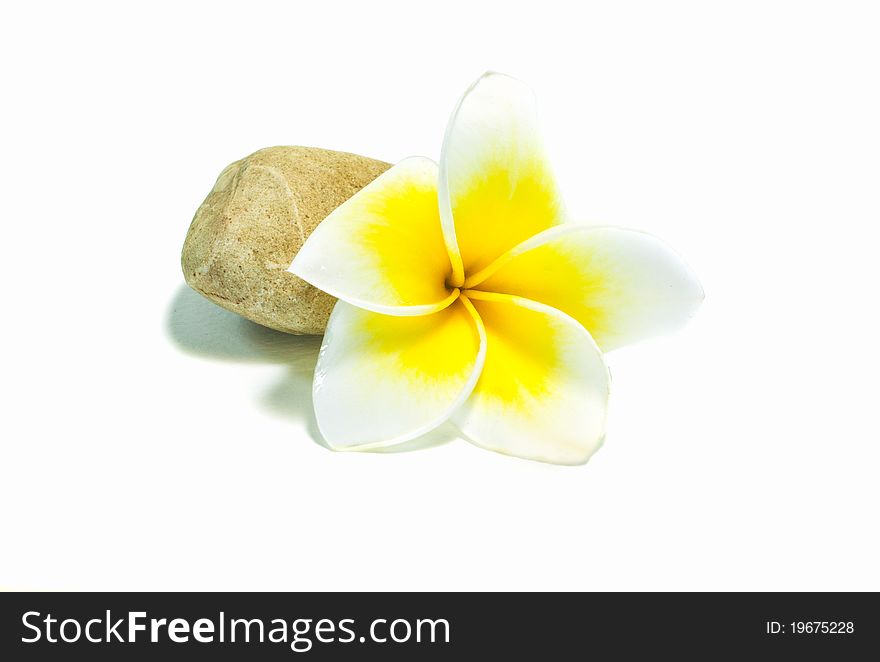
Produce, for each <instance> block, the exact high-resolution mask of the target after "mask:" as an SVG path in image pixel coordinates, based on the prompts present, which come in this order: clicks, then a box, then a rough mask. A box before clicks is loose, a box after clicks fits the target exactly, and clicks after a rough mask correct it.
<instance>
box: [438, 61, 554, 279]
mask: <svg viewBox="0 0 880 662" xmlns="http://www.w3.org/2000/svg"><path fill="white" fill-rule="evenodd" d="M439 197H440V218H441V220H442V222H443V234H444V236H445V238H446V244H447V247H448V248H449V252H450V258H451V260H452V266H453V279H452V282H453V284H455V285H460V284H461V283H462V282H463V280H464V275H465V274H468V273H473V272H475V271H478V270H479V269H482V268H483V267H485V266H486V265H488V264H489V263H490V262H492V261H493V260H494V259H495V258H496V257H498V256H499V255H501V254H502V253H504V252H505V251H506V250H508V249H509V248H511V247H513V246H516V245H517V244H518V243H520V242H522V241H524V240H525V239H527V238H528V237H531V236H532V235H534V234H535V233H537V232H540V231H541V230H544V229H546V228H549V227H551V226H553V225H556V224H558V223H560V222H561V221H562V215H563V210H562V201H561V197H560V195H559V193H558V191H557V188H556V182H555V179H554V177H553V173H552V172H551V170H550V166H549V164H548V161H547V158H546V155H545V154H544V150H543V147H542V143H541V139H540V136H539V130H538V122H537V112H536V104H535V96H534V94H533V93H532V91H531V90H530V89H529V88H528V87H527V86H526V85H525V84H524V83H522V82H520V81H518V80H515V79H513V78H510V77H509V76H504V75H502V74H497V73H491V72H490V73H487V74H484V75H483V76H482V77H481V78H480V79H478V80H477V82H475V83H474V84H473V85H472V86H471V87H470V88H469V89H468V90H467V92H465V94H464V96H463V97H462V99H461V101H459V103H458V106H457V107H456V109H455V111H454V112H453V114H452V118H451V119H450V120H449V126H448V127H447V129H446V136H445V138H444V140H443V149H442V151H441V155H440V183H439Z"/></svg>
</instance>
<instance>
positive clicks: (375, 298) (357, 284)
mask: <svg viewBox="0 0 880 662" xmlns="http://www.w3.org/2000/svg"><path fill="white" fill-rule="evenodd" d="M451 270H452V267H451V265H450V262H449V255H448V253H447V251H446V248H445V244H444V241H443V234H442V231H441V229H440V217H439V211H438V207H437V165H436V164H435V163H434V162H433V161H431V160H430V159H426V158H422V157H411V158H408V159H404V160H403V161H401V162H400V163H398V164H397V165H395V166H394V167H392V168H391V169H389V170H387V171H386V172H384V173H383V174H381V175H380V176H379V177H378V178H377V179H375V180H374V181H372V182H371V183H370V184H368V185H367V186H366V187H364V188H363V189H361V190H360V191H358V192H357V193H355V195H354V196H352V197H351V198H350V199H348V200H346V201H345V202H344V203H342V204H341V205H340V206H339V207H338V208H336V209H335V210H334V211H333V212H332V213H331V214H330V215H329V216H327V218H325V219H324V220H323V221H321V223H320V224H319V225H318V227H317V228H315V230H314V232H312V234H311V235H310V236H309V238H308V239H307V240H306V242H305V244H304V245H303V247H302V248H301V249H300V251H299V253H298V254H297V256H296V257H295V258H294V260H293V264H291V265H290V271H291V272H293V273H294V274H296V275H297V276H299V277H300V278H302V279H303V280H306V281H308V282H309V283H311V284H312V285H314V286H315V287H317V288H318V289H321V290H324V291H325V292H327V293H329V294H332V295H333V296H335V297H337V298H339V299H342V300H343V301H348V302H349V303H351V304H353V305H355V306H359V307H361V308H366V309H368V310H372V311H375V312H378V313H385V314H387V315H424V314H426V313H430V312H434V311H437V310H440V309H442V308H444V307H445V306H447V305H449V304H450V303H451V302H452V301H454V300H455V298H456V297H457V296H458V293H457V292H456V291H455V290H454V289H452V288H448V287H446V284H445V283H446V280H447V279H448V277H449V275H450V273H451Z"/></svg>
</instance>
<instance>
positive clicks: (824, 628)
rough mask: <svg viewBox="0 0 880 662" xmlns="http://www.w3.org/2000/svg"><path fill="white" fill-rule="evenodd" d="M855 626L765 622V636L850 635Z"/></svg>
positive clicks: (837, 622)
mask: <svg viewBox="0 0 880 662" xmlns="http://www.w3.org/2000/svg"><path fill="white" fill-rule="evenodd" d="M854 631H855V625H854V623H853V622H852V621H792V622H791V623H780V622H779V621H767V623H766V633H767V634H852V633H853V632H854Z"/></svg>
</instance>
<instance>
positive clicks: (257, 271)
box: [181, 147, 391, 334]
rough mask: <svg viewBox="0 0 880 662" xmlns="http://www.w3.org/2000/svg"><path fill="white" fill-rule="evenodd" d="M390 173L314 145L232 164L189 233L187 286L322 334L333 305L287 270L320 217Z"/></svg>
mask: <svg viewBox="0 0 880 662" xmlns="http://www.w3.org/2000/svg"><path fill="white" fill-rule="evenodd" d="M390 167H391V166H390V164H388V163H384V162H382V161H376V160H374V159H369V158H366V157H364V156H358V155H356V154H348V153H346V152H334V151H330V150H326V149H317V148H312V147H268V148H266V149H261V150H260V151H258V152H254V153H253V154H251V155H250V156H248V157H245V158H244V159H241V160H240V161H236V162H235V163H232V164H230V165H229V166H227V167H226V168H225V169H224V170H223V172H221V173H220V176H219V177H218V178H217V183H216V184H215V185H214V188H213V189H212V190H211V192H210V193H209V194H208V197H207V198H205V201H204V202H203V203H202V205H201V206H200V207H199V209H198V211H196V215H195V217H194V218H193V221H192V224H191V225H190V227H189V232H187V235H186V241H185V242H184V245H183V254H182V256H181V266H182V267H183V275H184V277H185V278H186V282H187V283H188V284H189V285H190V287H192V288H193V289H194V290H196V291H197V292H199V293H200V294H202V295H204V296H206V297H207V298H208V299H210V300H211V301H213V302H214V303H216V304H218V305H220V306H223V307H224V308H226V309H228V310H231V311H233V312H235V313H238V314H239V315H243V316H244V317H246V318H248V319H250V320H253V321H254V322H257V323H259V324H262V325H264V326H268V327H270V328H273V329H277V330H279V331H285V332H287V333H296V334H319V333H323V332H324V327H325V326H326V325H327V318H328V317H329V316H330V311H331V310H332V308H333V304H334V303H335V302H336V299H334V298H333V297H331V296H330V295H328V294H325V293H324V292H321V291H320V290H317V289H315V288H314V287H312V286H311V285H309V284H308V283H306V282H305V281H303V280H302V279H300V278H297V277H296V276H294V275H293V274H291V273H289V272H288V271H287V268H288V267H289V266H290V263H291V262H292V261H293V258H294V256H295V255H296V253H297V251H298V250H299V249H300V247H302V245H303V242H304V241H305V239H306V237H308V236H309V234H310V233H311V232H312V230H314V229H315V227H316V226H317V225H318V223H320V222H321V221H322V220H323V219H324V217H325V216H327V215H328V214H329V213H330V212H331V211H333V210H334V209H335V208H336V207H338V206H339V205H340V204H342V203H343V202H344V201H345V200H347V199H348V198H350V197H351V196H352V195H354V194H355V193H356V192H357V191H359V190H360V189H361V188H363V187H364V186H366V185H367V184H369V183H370V182H371V181H372V180H373V179H375V178H376V177H378V176H379V175H380V174H382V173H383V172H384V171H385V170H387V169H388V168H390Z"/></svg>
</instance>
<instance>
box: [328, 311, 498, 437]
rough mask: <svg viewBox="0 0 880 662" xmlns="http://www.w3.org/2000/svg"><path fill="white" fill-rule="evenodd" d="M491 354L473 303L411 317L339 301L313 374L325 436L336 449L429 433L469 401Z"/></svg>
mask: <svg viewBox="0 0 880 662" xmlns="http://www.w3.org/2000/svg"><path fill="white" fill-rule="evenodd" d="M485 351H486V350H485V333H484V331H483V328H482V324H481V323H480V321H479V318H477V316H476V313H475V312H474V310H473V307H472V306H471V304H470V303H469V302H467V301H463V300H461V299H459V300H458V301H455V302H454V303H453V304H451V305H450V306H448V307H447V308H444V309H443V310H441V311H440V312H436V313H433V314H430V315H421V316H412V317H395V316H390V315H381V314H378V313H373V312H370V311H367V310H363V309H361V308H357V307H355V306H351V305H349V304H347V303H345V302H344V301H340V302H338V303H337V304H336V307H335V308H334V309H333V314H332V315H331V316H330V322H329V324H328V326H327V333H326V335H325V336H324V343H323V345H322V347H321V354H320V358H319V359H318V365H317V367H316V369H315V383H314V389H313V397H314V404H315V415H316V417H317V421H318V427H319V429H320V430H321V434H322V435H323V436H324V438H325V439H326V440H327V442H328V444H330V446H331V447H333V448H335V449H338V450H364V449H369V448H377V447H383V446H389V445H392V444H396V443H401V442H404V441H407V440H409V439H413V438H415V437H417V436H419V435H421V434H424V433H425V432H428V431H430V430H431V429H433V428H435V427H436V426H438V425H440V424H441V423H442V422H443V421H445V420H446V419H448V418H449V415H450V414H451V413H452V411H453V410H454V409H455V408H457V407H458V406H459V405H460V404H461V403H462V402H463V401H464V400H465V399H466V398H467V397H468V396H469V394H470V392H471V391H472V390H473V387H474V384H475V383H476V381H477V378H478V377H479V374H480V370H481V369H482V366H483V360H484V358H485Z"/></svg>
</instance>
